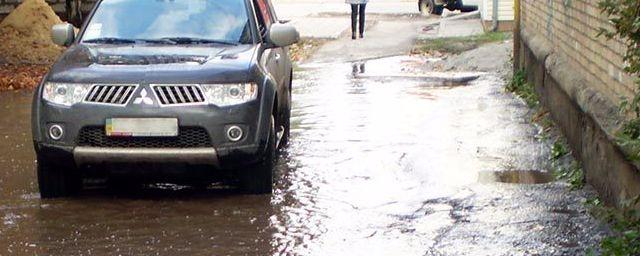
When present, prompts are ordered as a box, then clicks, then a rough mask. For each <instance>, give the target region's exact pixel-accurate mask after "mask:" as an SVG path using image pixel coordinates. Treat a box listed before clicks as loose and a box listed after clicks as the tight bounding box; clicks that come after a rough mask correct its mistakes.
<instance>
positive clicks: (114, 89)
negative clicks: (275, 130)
mask: <svg viewBox="0 0 640 256" xmlns="http://www.w3.org/2000/svg"><path fill="white" fill-rule="evenodd" d="M135 90H136V85H107V84H104V85H103V84H99V85H94V86H93V87H91V90H90V91H89V93H88V94H87V97H86V98H85V99H84V101H85V102H92V103H102V104H114V105H124V104H127V102H128V101H129V99H131V96H132V95H133V92H134V91H135Z"/></svg>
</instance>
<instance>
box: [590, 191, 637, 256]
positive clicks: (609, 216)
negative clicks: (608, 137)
mask: <svg viewBox="0 0 640 256" xmlns="http://www.w3.org/2000/svg"><path fill="white" fill-rule="evenodd" d="M639 200H640V197H636V198H635V199H633V200H629V201H627V202H624V203H623V204H622V207H621V209H615V208H611V207H606V206H604V204H603V203H602V202H601V201H600V199H597V198H593V199H589V200H587V202H586V204H587V208H588V209H589V211H590V212H591V214H592V215H594V216H595V217H596V218H599V219H601V220H602V221H604V222H607V223H609V224H610V225H611V228H612V231H613V233H614V234H613V235H612V236H609V237H605V238H604V239H603V240H602V242H600V249H601V253H602V255H640V212H639V211H638V210H637V209H636V206H637V205H638V202H639Z"/></svg>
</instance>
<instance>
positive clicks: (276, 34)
mask: <svg viewBox="0 0 640 256" xmlns="http://www.w3.org/2000/svg"><path fill="white" fill-rule="evenodd" d="M299 40H300V34H299V33H298V30H296V28H295V27H293V26H291V25H289V24H281V23H273V24H271V28H269V35H268V41H269V43H271V44H273V45H275V46H277V47H285V46H289V45H292V44H295V43H297V42H298V41H299Z"/></svg>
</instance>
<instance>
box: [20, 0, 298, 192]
mask: <svg viewBox="0 0 640 256" xmlns="http://www.w3.org/2000/svg"><path fill="white" fill-rule="evenodd" d="M52 38H53V40H54V42H56V43H57V44H60V45H64V46H68V47H69V48H68V49H67V50H66V52H65V53H64V54H63V55H62V56H61V57H60V58H59V59H58V60H57V62H56V63H55V64H54V65H53V67H52V68H51V70H50V72H49V73H48V74H47V75H46V76H45V77H44V79H43V81H42V82H41V84H40V85H39V87H38V88H37V90H36V92H35V95H34V100H33V113H32V131H33V141H34V146H35V151H36V154H37V172H38V183H39V186H40V193H41V196H42V197H43V198H51V197H60V196H69V195H73V194H74V193H75V192H77V191H79V190H80V189H82V187H83V179H85V178H87V177H88V176H90V175H94V174H96V173H97V174H101V175H102V174H106V175H111V174H113V173H117V174H118V175H124V176H125V177H127V175H130V176H131V177H132V178H133V177H136V178H143V179H145V180H147V179H149V180H153V179H154V178H156V177H160V176H164V175H161V174H172V175H175V174H176V173H177V176H180V175H185V176H189V175H190V174H195V173H196V172H197V173H202V172H203V173H204V174H205V177H207V178H208V177H209V176H211V177H213V176H216V175H217V174H220V173H227V174H230V175H228V176H231V177H235V178H234V180H236V181H239V185H240V186H239V187H240V188H241V189H243V190H244V191H246V192H248V193H270V192H271V190H272V186H273V169H274V162H275V160H276V158H277V154H276V153H277V152H276V151H277V150H278V148H279V147H282V146H283V145H285V144H286V143H287V141H288V136H289V123H290V122H289V117H290V111H291V80H292V72H293V71H292V63H291V61H290V58H289V56H288V52H287V46H289V45H291V44H293V43H295V42H297V41H298V39H299V35H298V32H297V31H296V29H295V28H293V27H292V26H290V25H288V24H285V22H280V21H279V20H278V19H277V17H276V15H275V13H274V11H273V7H272V5H271V3H270V2H269V0H100V1H98V2H97V3H96V5H95V7H94V8H93V10H92V11H91V13H90V14H89V16H87V21H86V22H85V23H84V25H83V26H82V27H81V28H80V30H79V31H78V32H77V34H76V32H75V31H74V28H73V27H72V26H71V25H70V24H59V25H56V26H54V27H53V29H52ZM207 174H211V175H207ZM107 177H108V176H107ZM197 177H198V178H200V177H201V176H197Z"/></svg>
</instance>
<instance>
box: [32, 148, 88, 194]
mask: <svg viewBox="0 0 640 256" xmlns="http://www.w3.org/2000/svg"><path fill="white" fill-rule="evenodd" d="M37 169H38V186H39V187H40V197H41V198H56V197H65V196H72V195H74V194H76V193H77V192H78V191H80V190H81V189H82V176H81V175H80V173H79V172H78V170H77V168H76V167H75V166H74V165H73V164H64V163H56V162H54V161H49V160H47V159H44V158H42V157H38V167H37Z"/></svg>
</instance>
